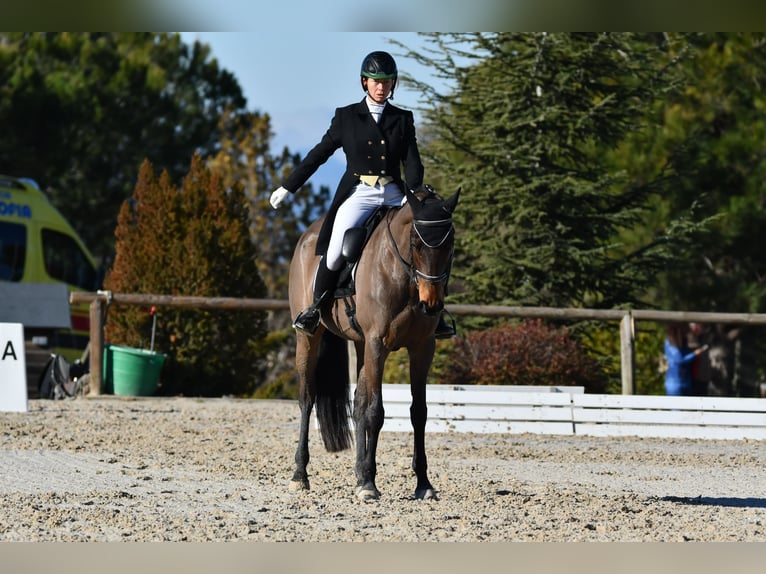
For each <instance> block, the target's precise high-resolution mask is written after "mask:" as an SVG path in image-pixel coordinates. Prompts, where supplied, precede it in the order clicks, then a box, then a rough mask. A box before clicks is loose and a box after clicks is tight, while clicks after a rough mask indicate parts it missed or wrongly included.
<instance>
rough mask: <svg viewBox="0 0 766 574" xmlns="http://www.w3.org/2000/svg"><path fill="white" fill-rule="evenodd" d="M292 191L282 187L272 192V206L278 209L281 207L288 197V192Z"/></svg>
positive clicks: (270, 199) (270, 201)
mask: <svg viewBox="0 0 766 574" xmlns="http://www.w3.org/2000/svg"><path fill="white" fill-rule="evenodd" d="M288 193H290V192H289V191H287V190H286V189H285V188H284V187H280V188H279V189H277V190H275V191H273V192H272V194H271V197H270V198H269V203H270V204H271V207H273V208H274V209H276V208H277V207H279V204H280V203H282V202H283V201H284V199H285V197H287V194H288Z"/></svg>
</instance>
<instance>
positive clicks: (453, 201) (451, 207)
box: [444, 187, 462, 213]
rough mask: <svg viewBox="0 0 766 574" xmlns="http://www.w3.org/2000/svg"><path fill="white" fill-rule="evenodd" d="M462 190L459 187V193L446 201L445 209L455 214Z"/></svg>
mask: <svg viewBox="0 0 766 574" xmlns="http://www.w3.org/2000/svg"><path fill="white" fill-rule="evenodd" d="M461 189H462V188H460V187H458V188H457V191H456V192H455V193H454V194H453V195H452V197H450V198H449V199H445V200H444V209H446V210H447V211H449V212H450V213H453V212H454V211H455V208H456V207H457V200H458V199H459V198H460V190H461Z"/></svg>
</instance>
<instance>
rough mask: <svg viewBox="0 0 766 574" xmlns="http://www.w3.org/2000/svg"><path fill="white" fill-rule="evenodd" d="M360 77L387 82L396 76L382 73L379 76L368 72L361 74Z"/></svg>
mask: <svg viewBox="0 0 766 574" xmlns="http://www.w3.org/2000/svg"><path fill="white" fill-rule="evenodd" d="M362 76H364V77H365V78H372V79H373V80H387V79H393V78H395V77H396V74H384V73H382V72H381V73H379V74H372V73H370V72H362Z"/></svg>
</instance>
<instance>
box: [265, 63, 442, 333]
mask: <svg viewBox="0 0 766 574" xmlns="http://www.w3.org/2000/svg"><path fill="white" fill-rule="evenodd" d="M360 75H361V83H362V89H363V90H364V91H365V92H366V95H365V97H364V99H363V100H362V101H361V102H359V103H355V104H351V105H348V106H345V107H342V108H337V109H336V110H335V116H334V117H333V119H332V122H331V123H330V127H329V129H328V130H327V132H326V133H325V135H324V136H323V137H322V140H321V141H320V142H319V143H318V144H317V145H316V146H314V148H313V149H312V150H311V151H309V153H308V154H307V155H306V157H305V158H304V159H303V161H302V162H301V163H300V164H299V165H298V166H297V167H296V168H295V169H294V170H293V172H292V173H291V174H290V176H289V177H288V178H287V179H286V180H285V181H284V183H283V184H282V186H281V187H279V188H278V189H277V190H275V191H274V192H273V193H272V194H271V199H270V202H271V205H272V207H273V208H274V209H276V208H277V207H278V206H279V204H280V203H281V202H282V201H283V200H284V198H285V197H286V196H287V194H288V193H295V192H296V191H297V190H298V189H299V188H300V187H301V186H302V185H303V184H304V183H306V181H308V179H309V178H310V177H311V176H312V175H313V174H314V172H315V171H316V170H317V169H318V168H319V166H321V165H322V164H323V163H325V162H326V161H327V160H328V159H329V158H330V156H332V155H333V153H335V151H336V150H337V149H338V148H339V147H342V148H343V151H344V153H345V155H346V171H345V173H344V174H343V176H342V178H341V180H340V183H339V184H338V187H337V189H336V191H335V196H334V197H333V200H332V203H331V204H330V209H329V211H328V213H327V217H326V219H325V221H324V224H323V225H322V228H321V230H320V232H319V237H318V240H317V244H316V255H319V256H321V259H320V261H319V265H318V266H317V272H316V276H315V278H314V300H313V303H312V304H311V305H310V306H309V307H307V308H306V309H304V310H303V311H301V312H300V313H299V314H298V316H297V317H296V318H295V320H294V322H293V326H294V327H295V328H296V329H299V330H300V331H303V332H304V333H306V334H308V335H313V334H314V332H315V331H316V329H317V327H318V325H319V319H320V315H321V313H320V307H321V305H322V304H323V303H324V302H325V301H329V300H331V299H332V298H333V294H334V291H335V287H336V283H337V280H338V275H339V274H340V272H341V270H342V269H343V265H344V263H345V261H344V258H343V255H342V247H343V237H344V235H345V232H346V231H347V230H348V229H350V228H352V227H358V226H361V225H363V223H364V222H365V221H366V220H367V218H368V217H369V216H370V215H371V214H372V213H373V212H374V211H375V210H377V209H378V208H380V207H382V206H388V207H398V206H401V205H404V203H406V201H407V198H406V196H405V193H404V190H405V189H411V190H414V189H418V188H420V187H421V186H422V184H423V171H424V170H423V163H422V162H421V160H420V153H419V151H418V145H417V139H416V137H415V122H414V118H413V115H412V112H410V111H408V110H403V109H401V108H398V107H396V106H394V105H392V104H391V103H389V101H388V100H389V99H392V100H393V98H394V89H395V88H396V81H397V77H398V71H397V68H396V62H395V61H394V59H393V57H391V55H390V54H388V53H387V52H380V51H377V52H371V53H370V54H368V55H367V56H366V57H365V58H364V60H363V61H362V68H361V72H360ZM401 166H404V179H402V174H401ZM405 186H407V187H406V188H405ZM454 335H455V330H454V327H452V326H450V325H448V324H447V323H446V322H445V321H444V319H443V317H442V318H440V319H439V324H438V326H437V327H436V332H435V336H436V338H449V337H453V336H454Z"/></svg>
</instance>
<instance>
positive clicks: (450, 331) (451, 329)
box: [434, 310, 457, 339]
mask: <svg viewBox="0 0 766 574" xmlns="http://www.w3.org/2000/svg"><path fill="white" fill-rule="evenodd" d="M445 313H446V314H447V315H449V318H450V322H451V323H452V325H450V324H448V323H447V321H445V320H444V315H445ZM455 335H457V327H456V325H455V319H454V318H453V317H452V315H450V313H449V311H446V310H445V311H442V312H441V315H439V324H438V325H436V330H435V331H434V337H436V338H437V339H451V338H452V337H454V336H455Z"/></svg>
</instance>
